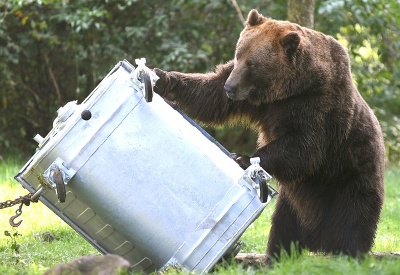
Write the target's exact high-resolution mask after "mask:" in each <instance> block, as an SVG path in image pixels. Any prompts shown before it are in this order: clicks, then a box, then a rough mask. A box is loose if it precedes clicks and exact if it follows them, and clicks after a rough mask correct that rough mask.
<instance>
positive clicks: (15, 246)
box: [4, 229, 21, 264]
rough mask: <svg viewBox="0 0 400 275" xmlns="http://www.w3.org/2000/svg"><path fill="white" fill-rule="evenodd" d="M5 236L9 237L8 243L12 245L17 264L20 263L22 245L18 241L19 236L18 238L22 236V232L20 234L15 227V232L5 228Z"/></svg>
mask: <svg viewBox="0 0 400 275" xmlns="http://www.w3.org/2000/svg"><path fill="white" fill-rule="evenodd" d="M4 236H6V238H8V244H9V246H10V249H11V251H12V252H13V258H14V262H15V264H18V262H19V257H20V255H19V248H20V245H19V244H18V242H17V238H18V236H21V234H19V233H18V231H17V230H16V229H14V230H13V232H10V231H8V230H5V231H4Z"/></svg>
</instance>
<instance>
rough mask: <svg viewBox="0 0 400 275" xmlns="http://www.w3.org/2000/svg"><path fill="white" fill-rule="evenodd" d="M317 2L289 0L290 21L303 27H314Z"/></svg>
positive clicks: (313, 0) (312, 0)
mask: <svg viewBox="0 0 400 275" xmlns="http://www.w3.org/2000/svg"><path fill="white" fill-rule="evenodd" d="M314 8H315V0H288V20H289V21H291V22H293V23H297V24H299V25H301V26H303V27H307V28H313V27H314Z"/></svg>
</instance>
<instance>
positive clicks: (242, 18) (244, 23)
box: [231, 0, 246, 26]
mask: <svg viewBox="0 0 400 275" xmlns="http://www.w3.org/2000/svg"><path fill="white" fill-rule="evenodd" d="M231 2H232V5H233V6H234V7H235V9H236V12H237V14H238V16H239V19H240V21H241V22H242V24H243V26H244V25H246V20H244V17H243V14H242V11H241V10H240V7H239V5H238V3H237V2H236V0H231Z"/></svg>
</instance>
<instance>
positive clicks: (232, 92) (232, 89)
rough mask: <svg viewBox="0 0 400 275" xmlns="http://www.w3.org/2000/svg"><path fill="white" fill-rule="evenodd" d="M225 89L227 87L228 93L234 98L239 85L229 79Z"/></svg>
mask: <svg viewBox="0 0 400 275" xmlns="http://www.w3.org/2000/svg"><path fill="white" fill-rule="evenodd" d="M224 89H225V91H226V94H227V95H228V97H230V98H234V96H235V92H236V90H237V86H236V85H232V84H231V83H229V82H228V81H227V82H225V85H224Z"/></svg>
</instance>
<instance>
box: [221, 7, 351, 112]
mask: <svg viewBox="0 0 400 275" xmlns="http://www.w3.org/2000/svg"><path fill="white" fill-rule="evenodd" d="M348 60H349V59H348V55H347V52H346V51H345V50H344V49H343V47H342V46H340V44H339V43H338V42H337V41H336V40H334V39H333V38H332V37H330V36H326V35H324V34H322V33H320V32H317V31H313V30H311V29H307V28H303V27H301V26H299V25H297V24H294V23H291V22H289V21H277V20H273V19H269V18H265V17H264V16H262V15H260V14H259V13H258V12H257V11H256V10H252V11H250V13H249V15H248V18H247V23H246V27H245V28H244V30H243V31H242V32H241V34H240V38H239V40H238V42H237V45H236V52H235V59H234V67H233V70H232V72H231V74H230V76H229V78H228V79H227V81H226V83H225V90H226V93H227V95H228V97H230V98H231V99H234V100H248V101H249V102H251V103H254V104H256V105H259V104H261V103H271V102H274V101H277V100H282V99H285V98H288V97H290V96H293V95H296V94H300V93H305V92H312V91H316V90H317V89H321V87H322V86H326V85H327V84H330V85H332V81H338V80H339V79H341V78H342V77H343V75H346V74H348V75H346V78H348V77H350V78H351V76H350V69H349V61H348ZM346 69H347V70H348V72H346ZM343 71H344V72H343Z"/></svg>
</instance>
